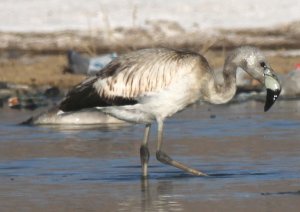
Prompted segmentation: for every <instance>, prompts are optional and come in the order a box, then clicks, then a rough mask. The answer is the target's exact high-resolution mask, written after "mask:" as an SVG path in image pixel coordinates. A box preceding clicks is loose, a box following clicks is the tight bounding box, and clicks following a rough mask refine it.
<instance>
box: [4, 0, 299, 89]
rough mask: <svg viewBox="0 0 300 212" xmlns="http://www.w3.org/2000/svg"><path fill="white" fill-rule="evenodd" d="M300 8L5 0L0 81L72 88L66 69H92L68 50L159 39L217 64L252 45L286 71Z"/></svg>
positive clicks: (270, 2) (293, 3)
mask: <svg viewBox="0 0 300 212" xmlns="http://www.w3.org/2000/svg"><path fill="white" fill-rule="evenodd" d="M299 8H300V2H299V1H297V0H286V1H284V2H283V1H280V0H243V1H238V0H230V1H226V3H225V2H222V1H218V0H210V1H208V0H188V1H181V0H173V1H164V2H161V1H158V0H148V1H146V0H139V1H138V0H121V1H117V0H109V1H108V0H65V1H60V0H49V1H46V2H45V1H42V0H25V1H24V0H2V1H1V2H0V39H1V43H0V50H1V57H0V65H1V70H0V73H1V75H0V81H2V82H11V83H21V84H26V85H29V84H35V85H39V86H40V85H54V86H59V87H64V88H68V87H69V86H72V85H74V84H75V83H77V82H79V81H80V80H82V76H70V75H63V73H66V72H72V71H73V72H74V70H72V69H76V71H77V72H78V71H79V72H81V74H83V72H85V71H91V70H82V68H79V69H78V70H77V68H78V66H77V67H74V66H73V67H72V64H70V61H68V57H69V59H70V57H71V58H72V56H71V55H72V54H73V53H74V52H71V51H70V50H73V51H76V54H77V53H80V54H84V56H85V57H87V58H88V59H89V58H90V57H96V56H98V55H105V54H109V55H110V54H112V55H111V57H114V56H116V55H117V54H120V53H123V52H126V51H131V50H135V49H140V48H146V47H157V46H163V47H172V48H186V49H190V50H193V51H196V52H200V53H202V54H205V56H206V57H207V58H208V60H209V62H210V63H212V65H213V66H214V67H216V68H217V67H220V66H222V64H223V57H222V56H224V55H225V54H226V51H227V50H230V49H232V48H233V47H235V46H239V45H244V44H250V45H255V46H258V47H260V48H263V49H265V50H270V51H271V52H270V56H271V61H272V59H273V58H272V57H276V58H275V59H274V65H275V67H276V68H277V67H278V71H279V72H283V73H286V72H288V71H290V70H292V69H294V67H295V63H296V61H298V58H297V59H295V58H291V60H287V61H282V60H281V59H282V55H284V56H287V55H289V56H290V55H292V56H293V57H298V55H299V51H298V49H299V48H300V39H299V37H300V22H299V21H300V12H299ZM287 50H289V51H287ZM68 53H69V54H68ZM220 53H222V54H220ZM76 54H75V55H76ZM109 55H108V56H109ZM278 55H280V59H278V58H277V56H278ZM76 56H77V55H76ZM76 56H75V57H76ZM80 56H81V55H80ZM75 60H77V59H75ZM108 61H109V60H107V59H105V60H104V62H102V63H101V60H100V62H99V60H97V59H96V62H94V63H93V64H91V67H90V69H92V71H94V70H95V69H99V67H100V68H101V67H103V65H105V64H106V62H108ZM97 62H99V63H98V64H97ZM71 63H72V61H71ZM95 63H96V64H95ZM88 64H89V65H90V61H88ZM86 65H87V64H85V66H86ZM85 69H86V68H85ZM76 71H75V72H76Z"/></svg>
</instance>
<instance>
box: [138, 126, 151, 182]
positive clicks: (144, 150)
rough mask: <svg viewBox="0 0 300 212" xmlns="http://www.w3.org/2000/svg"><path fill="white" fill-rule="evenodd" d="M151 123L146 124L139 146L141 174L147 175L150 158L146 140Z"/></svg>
mask: <svg viewBox="0 0 300 212" xmlns="http://www.w3.org/2000/svg"><path fill="white" fill-rule="evenodd" d="M150 128H151V124H147V125H146V127H145V132H144V139H143V142H142V145H141V147H140V158H141V164H142V176H143V177H147V175H148V161H149V158H150V153H149V149H148V140H149V132H150Z"/></svg>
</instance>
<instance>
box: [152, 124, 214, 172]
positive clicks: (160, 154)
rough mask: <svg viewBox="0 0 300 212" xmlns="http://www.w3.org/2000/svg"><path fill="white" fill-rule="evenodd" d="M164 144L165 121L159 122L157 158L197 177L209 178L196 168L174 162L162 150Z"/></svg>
mask: <svg viewBox="0 0 300 212" xmlns="http://www.w3.org/2000/svg"><path fill="white" fill-rule="evenodd" d="M162 142H163V121H158V135H157V150H156V158H157V160H158V161H160V162H162V163H164V164H167V165H171V166H174V167H176V168H179V169H181V170H183V171H185V172H188V173H190V174H192V175H196V176H208V175H207V174H205V173H203V172H201V171H198V170H196V169H194V168H191V167H188V166H187V165H185V164H183V163H180V162H178V161H175V160H173V159H172V158H171V157H170V156H168V155H167V154H166V153H164V152H163V151H162V150H161V149H162Z"/></svg>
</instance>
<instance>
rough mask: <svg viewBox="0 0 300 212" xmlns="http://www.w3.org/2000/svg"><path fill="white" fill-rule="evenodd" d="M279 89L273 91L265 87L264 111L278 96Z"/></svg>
mask: <svg viewBox="0 0 300 212" xmlns="http://www.w3.org/2000/svg"><path fill="white" fill-rule="evenodd" d="M280 91H281V90H275V91H273V90H271V89H267V97H266V103H265V108H264V111H265V112H267V111H268V110H269V109H270V108H271V107H272V105H273V104H274V102H275V101H276V100H277V98H278V97H279V94H280Z"/></svg>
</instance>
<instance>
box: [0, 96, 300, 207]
mask: <svg viewBox="0 0 300 212" xmlns="http://www.w3.org/2000/svg"><path fill="white" fill-rule="evenodd" d="M299 106H300V101H279V102H277V103H276V104H275V106H274V107H273V108H272V109H271V111H270V112H268V113H264V112H262V111H263V104H262V103H258V102H246V103H242V104H229V105H223V106H220V105H219V106H212V105H194V106H192V107H190V108H188V109H187V110H185V111H183V112H181V113H179V114H176V115H175V116H174V117H172V118H170V119H168V120H167V122H166V128H165V136H164V137H165V142H164V147H163V149H165V151H166V152H168V153H169V154H170V155H171V156H172V157H173V158H174V159H178V160H179V161H182V162H184V163H187V164H189V165H191V166H193V167H195V168H197V169H200V170H202V171H204V172H206V173H208V174H209V175H210V176H209V177H194V176H191V175H189V174H186V173H183V172H182V171H180V170H178V169H176V168H173V167H170V166H166V165H164V164H161V163H159V162H157V161H156V160H155V157H154V155H155V135H156V134H155V127H156V125H154V126H153V127H152V133H151V140H150V152H151V153H152V155H151V158H150V167H149V178H148V179H147V180H142V179H141V177H140V173H141V170H140V161H139V145H140V140H141V139H142V137H143V126H140V125H132V126H125V127H124V126H121V125H114V126H82V127H80V126H77V127H72V126H61V127H58V126H39V127H28V126H18V125H16V123H19V122H21V121H24V120H25V119H26V118H27V117H28V116H30V115H31V114H35V113H37V111H16V110H10V109H7V108H3V109H0V191H1V192H0V205H1V211H41V210H43V211H241V210H243V211H283V210H288V211H299V210H300V154H299V152H300V131H299V129H300V113H299V110H300V109H299Z"/></svg>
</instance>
